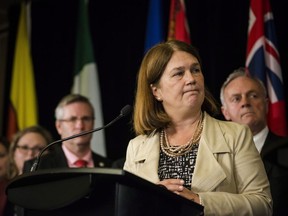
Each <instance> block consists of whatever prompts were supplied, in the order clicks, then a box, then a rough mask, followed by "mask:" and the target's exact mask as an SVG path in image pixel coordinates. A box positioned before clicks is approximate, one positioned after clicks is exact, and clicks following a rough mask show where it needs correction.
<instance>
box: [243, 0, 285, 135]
mask: <svg viewBox="0 0 288 216" xmlns="http://www.w3.org/2000/svg"><path fill="white" fill-rule="evenodd" d="M246 67H247V68H248V70H249V73H250V74H252V75H253V76H256V77H258V78H259V79H261V80H262V81H263V83H264V84H265V86H266V88H267V92H268V97H269V112H268V126H269V129H270V130H271V131H273V132H274V133H275V134H278V135H281V136H286V135H287V124H286V114H285V101H284V87H283V79H282V72H281V66H280V56H279V52H278V50H277V41H276V33H275V27H274V20H273V14H272V11H271V7H270V3H269V0H250V13H249V28H248V44H247V57H246Z"/></svg>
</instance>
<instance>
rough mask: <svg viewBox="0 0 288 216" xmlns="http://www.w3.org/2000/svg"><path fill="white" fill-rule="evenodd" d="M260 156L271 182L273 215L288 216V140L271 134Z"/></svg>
mask: <svg viewBox="0 0 288 216" xmlns="http://www.w3.org/2000/svg"><path fill="white" fill-rule="evenodd" d="M260 155H261V157H262V160H263V163H264V166H265V169H266V173H267V176H268V179H269V182H270V188H271V195H272V198H273V215H274V216H275V215H277V216H278V215H288V139H287V138H283V137H279V136H277V135H275V134H273V133H272V132H269V133H268V136H267V138H266V140H265V143H264V146H263V148H262V151H261V153H260Z"/></svg>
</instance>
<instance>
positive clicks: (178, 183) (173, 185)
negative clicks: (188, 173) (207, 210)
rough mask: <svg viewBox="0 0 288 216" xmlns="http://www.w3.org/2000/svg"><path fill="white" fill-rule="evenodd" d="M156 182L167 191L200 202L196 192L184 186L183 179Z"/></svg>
mask: <svg viewBox="0 0 288 216" xmlns="http://www.w3.org/2000/svg"><path fill="white" fill-rule="evenodd" d="M158 184H160V185H163V186H165V187H166V188H167V189H168V190H169V191H172V192H174V193H176V194H178V195H180V196H182V197H185V198H186V199H189V200H192V201H193V202H196V203H200V199H199V196H198V194H196V193H193V192H192V191H191V190H188V189H187V188H185V187H184V186H183V185H184V181H183V180H182V179H165V180H163V181H160V182H158Z"/></svg>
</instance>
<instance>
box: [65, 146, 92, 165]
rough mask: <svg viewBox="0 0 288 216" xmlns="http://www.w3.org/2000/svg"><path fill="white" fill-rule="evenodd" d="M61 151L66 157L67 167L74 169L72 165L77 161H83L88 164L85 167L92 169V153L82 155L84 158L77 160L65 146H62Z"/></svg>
mask: <svg viewBox="0 0 288 216" xmlns="http://www.w3.org/2000/svg"><path fill="white" fill-rule="evenodd" d="M62 149H63V151H64V154H65V156H66V159H67V162H68V166H69V167H76V166H75V165H74V163H75V162H76V161H77V160H79V159H82V160H85V161H87V162H88V164H87V167H94V162H93V158H92V151H91V150H90V151H89V152H88V153H87V154H86V155H84V157H82V158H78V157H77V156H76V155H74V154H73V153H72V152H71V151H69V149H68V148H67V147H66V146H65V145H62Z"/></svg>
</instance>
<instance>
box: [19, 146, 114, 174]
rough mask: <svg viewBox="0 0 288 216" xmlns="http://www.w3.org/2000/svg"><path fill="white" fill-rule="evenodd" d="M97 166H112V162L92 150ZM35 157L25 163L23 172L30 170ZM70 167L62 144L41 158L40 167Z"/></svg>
mask: <svg viewBox="0 0 288 216" xmlns="http://www.w3.org/2000/svg"><path fill="white" fill-rule="evenodd" d="M92 158H93V162H94V166H95V167H103V168H104V167H106V168H107V167H111V166H112V162H111V161H110V160H109V159H107V158H105V157H102V156H101V155H98V154H96V153H95V152H92ZM34 160H35V159H32V160H28V161H26V162H25V164H24V168H23V172H29V171H30V169H31V167H32V165H33V162H34ZM52 168H68V163H67V159H66V156H65V154H64V151H63V149H62V147H61V145H57V146H55V147H54V148H53V149H52V151H51V152H50V153H48V154H46V155H43V156H42V157H41V158H40V162H39V164H38V169H52Z"/></svg>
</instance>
